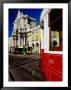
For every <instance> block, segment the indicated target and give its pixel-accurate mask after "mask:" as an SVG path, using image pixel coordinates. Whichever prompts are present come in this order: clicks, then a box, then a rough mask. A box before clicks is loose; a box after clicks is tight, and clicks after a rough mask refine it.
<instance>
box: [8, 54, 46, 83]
mask: <svg viewBox="0 0 71 90" xmlns="http://www.w3.org/2000/svg"><path fill="white" fill-rule="evenodd" d="M40 67H41V62H40V55H38V54H37V55H20V54H18V55H11V54H10V55H9V81H45V78H44V75H43V73H42V72H41V68H40Z"/></svg>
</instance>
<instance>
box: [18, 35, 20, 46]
mask: <svg viewBox="0 0 71 90" xmlns="http://www.w3.org/2000/svg"><path fill="white" fill-rule="evenodd" d="M18 47H20V34H18Z"/></svg>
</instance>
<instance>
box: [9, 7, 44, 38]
mask: <svg viewBox="0 0 71 90" xmlns="http://www.w3.org/2000/svg"><path fill="white" fill-rule="evenodd" d="M18 10H20V12H23V14H27V15H28V16H31V17H33V18H35V19H36V21H37V25H38V24H39V22H40V14H41V12H42V10H43V9H9V33H8V37H10V36H11V34H12V30H13V22H14V20H15V18H16V16H17V13H18Z"/></svg>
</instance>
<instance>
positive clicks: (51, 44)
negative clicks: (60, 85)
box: [40, 9, 63, 81]
mask: <svg viewBox="0 0 71 90" xmlns="http://www.w3.org/2000/svg"><path fill="white" fill-rule="evenodd" d="M62 16H63V13H62V9H44V10H43V11H42V13H41V17H40V22H41V27H42V32H41V59H42V60H41V69H42V71H43V73H44V75H45V77H46V81H62V80H63V75H62V74H63V71H62V70H63V68H62V67H63V48H62V47H63V41H62V40H63V30H62Z"/></svg>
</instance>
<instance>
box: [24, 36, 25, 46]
mask: <svg viewBox="0 0 71 90" xmlns="http://www.w3.org/2000/svg"><path fill="white" fill-rule="evenodd" d="M24 45H25V37H24Z"/></svg>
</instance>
